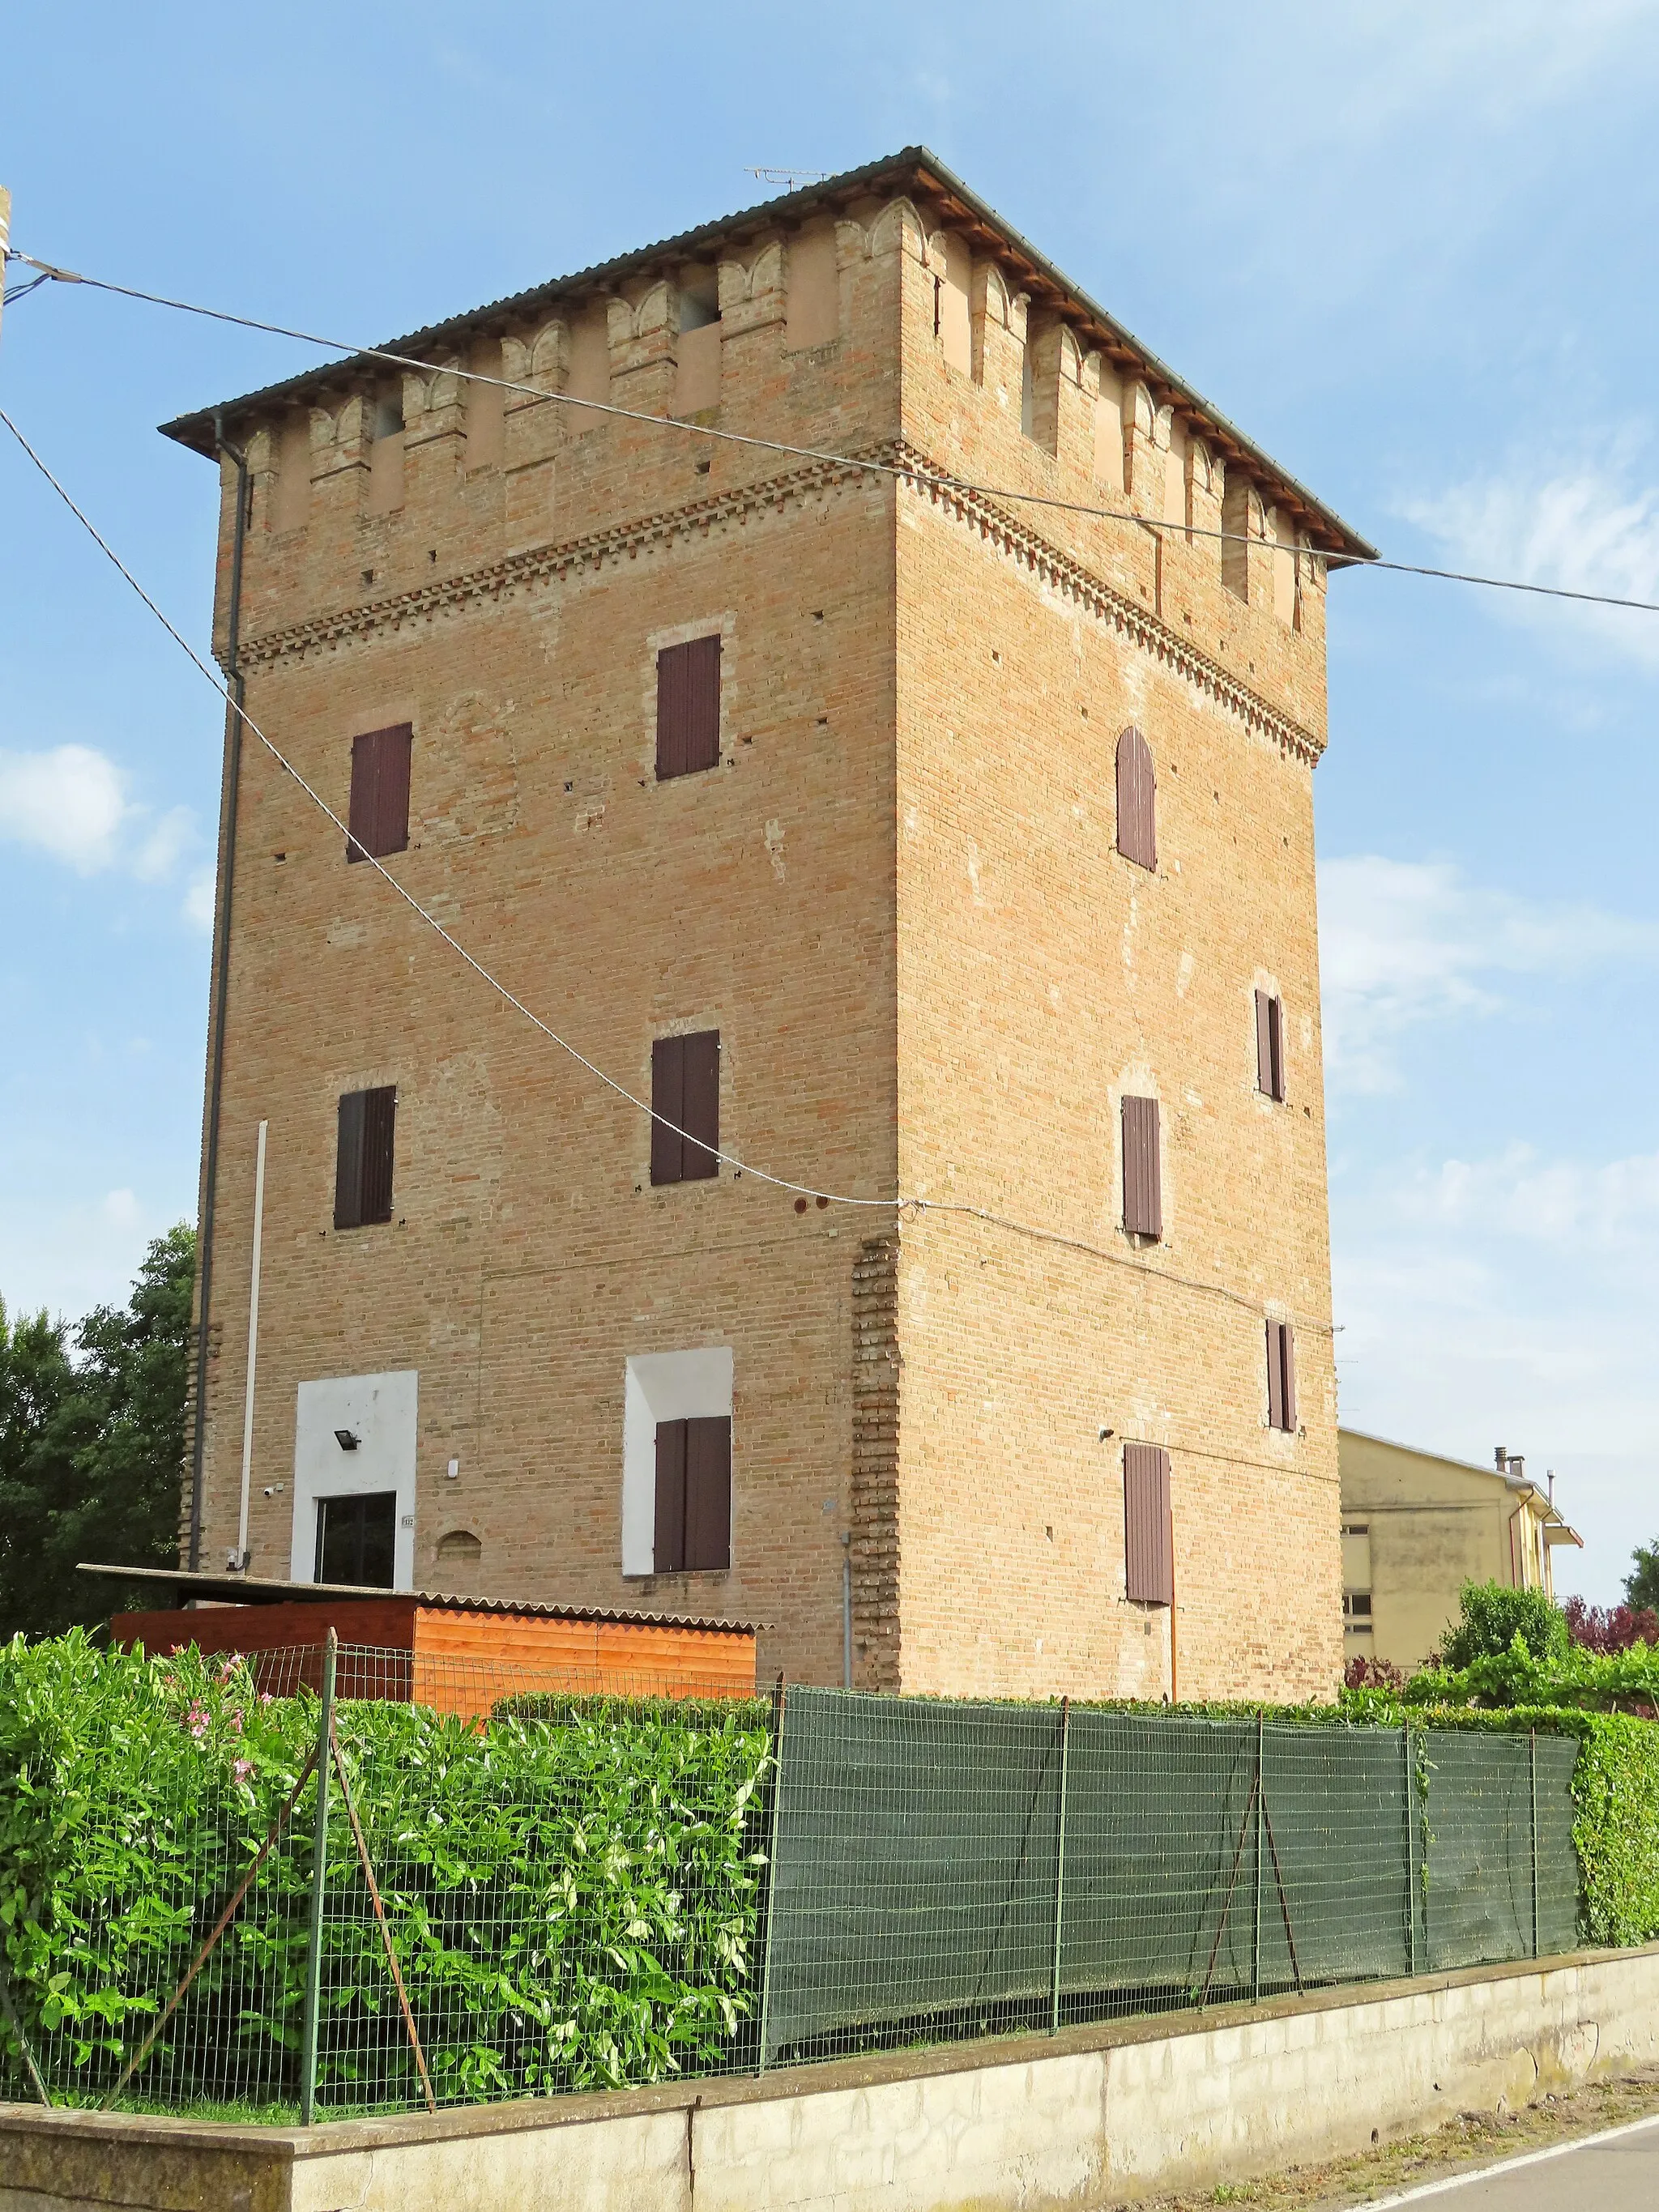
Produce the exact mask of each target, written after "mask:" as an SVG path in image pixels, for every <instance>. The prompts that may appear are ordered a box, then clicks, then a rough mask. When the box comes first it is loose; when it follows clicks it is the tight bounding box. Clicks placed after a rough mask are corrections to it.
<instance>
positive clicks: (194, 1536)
mask: <svg viewBox="0 0 1659 2212" xmlns="http://www.w3.org/2000/svg"><path fill="white" fill-rule="evenodd" d="M213 444H214V451H215V453H223V454H228V456H229V458H230V460H231V463H232V465H233V466H234V469H235V471H236V525H235V529H234V533H233V536H232V538H231V548H230V605H229V607H228V611H227V620H226V624H225V676H226V680H227V682H228V684H229V686H230V706H229V708H228V732H227V737H226V757H225V796H224V807H223V824H222V833H221V835H222V845H223V850H224V856H225V859H224V873H223V876H222V879H221V882H220V887H219V933H218V934H219V942H218V945H217V946H216V957H215V969H216V975H215V984H214V993H213V1012H212V1025H213V1026H212V1038H213V1049H212V1053H211V1055H210V1059H209V1061H208V1101H207V1132H206V1136H205V1139H204V1146H203V1151H204V1160H203V1172H202V1219H201V1225H200V1226H201V1233H200V1236H199V1237H198V1239H197V1245H198V1249H197V1261H196V1265H197V1279H198V1281H199V1283H200V1285H201V1289H200V1294H199V1297H198V1301H197V1310H198V1315H199V1319H198V1322H197V1339H196V1433H195V1435H194V1437H192V1439H191V1455H190V1564H191V1567H192V1568H195V1567H199V1566H200V1565H201V1564H202V1487H203V1474H204V1466H205V1461H206V1454H207V1366H208V1323H209V1318H210V1301H211V1297H212V1291H213V1215H214V1199H215V1196H216V1191H217V1188H218V1182H219V1101H220V1093H221V1091H222V1087H223V1084H224V1073H225V1008H226V1004H227V1001H228V998H229V994H230V897H231V888H232V885H233V884H234V881H235V876H236V799H237V793H238V789H239V787H240V781H241V767H242V717H241V713H240V709H241V706H242V702H243V696H244V692H243V684H242V671H241V665H240V647H241V632H242V548H243V544H244V543H245V541H246V537H247V501H248V471H247V456H246V453H243V452H242V451H241V450H240V447H235V446H233V445H232V444H231V443H230V442H229V441H228V439H227V438H226V436H225V435H224V429H223V422H222V417H221V416H219V415H217V414H216V415H215V416H214V418H213Z"/></svg>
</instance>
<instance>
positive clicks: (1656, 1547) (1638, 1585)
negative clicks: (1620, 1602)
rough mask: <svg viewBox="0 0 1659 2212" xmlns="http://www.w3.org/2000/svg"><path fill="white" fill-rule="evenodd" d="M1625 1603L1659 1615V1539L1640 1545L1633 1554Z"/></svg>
mask: <svg viewBox="0 0 1659 2212" xmlns="http://www.w3.org/2000/svg"><path fill="white" fill-rule="evenodd" d="M1625 1602H1626V1604H1627V1605H1632V1606H1636V1607H1639V1608H1645V1609H1647V1610H1649V1611H1650V1612H1654V1613H1659V1538H1656V1539H1655V1541H1653V1542H1652V1543H1651V1544H1638V1546H1637V1547H1636V1549H1635V1550H1634V1551H1633V1552H1632V1553H1631V1571H1630V1572H1629V1574H1627V1575H1626V1577H1625Z"/></svg>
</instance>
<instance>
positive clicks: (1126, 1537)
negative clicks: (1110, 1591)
mask: <svg viewBox="0 0 1659 2212" xmlns="http://www.w3.org/2000/svg"><path fill="white" fill-rule="evenodd" d="M1123 1589H1124V1595H1125V1596H1126V1597H1127V1598H1129V1599H1131V1600H1132V1601H1133V1602H1134V1603H1135V1604H1137V1605H1171V1604H1173V1603H1174V1601H1175V1561H1174V1557H1173V1554H1172V1551H1171V1544H1170V1455H1169V1454H1168V1452H1166V1451H1165V1450H1164V1449H1163V1447H1162V1445H1160V1444H1131V1443H1126V1444H1125V1445H1124V1447H1123Z"/></svg>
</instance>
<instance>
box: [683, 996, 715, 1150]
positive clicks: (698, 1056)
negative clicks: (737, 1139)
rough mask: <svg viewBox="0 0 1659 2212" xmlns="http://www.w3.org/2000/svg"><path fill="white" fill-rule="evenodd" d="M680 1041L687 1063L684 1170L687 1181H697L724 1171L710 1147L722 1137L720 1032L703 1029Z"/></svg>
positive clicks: (685, 1064)
mask: <svg viewBox="0 0 1659 2212" xmlns="http://www.w3.org/2000/svg"><path fill="white" fill-rule="evenodd" d="M680 1042H681V1044H682V1046H683V1047H684V1066H685V1095H684V1109H685V1116H684V1121H682V1123H681V1125H680V1126H681V1127H683V1128H684V1131H685V1133H686V1139H687V1142H686V1146H685V1153H684V1159H683V1160H682V1163H681V1166H680V1173H681V1176H683V1177H684V1180H685V1181H686V1182H699V1181H701V1180H702V1179H704V1178H705V1177H707V1176H714V1175H718V1174H719V1173H720V1162H719V1161H718V1160H717V1159H716V1158H715V1157H714V1151H711V1150H710V1149H709V1148H710V1147H711V1146H713V1147H714V1148H715V1149H718V1147H719V1145H720V1031H719V1030H699V1031H698V1032H697V1033H696V1036H688V1037H682V1038H681V1039H680Z"/></svg>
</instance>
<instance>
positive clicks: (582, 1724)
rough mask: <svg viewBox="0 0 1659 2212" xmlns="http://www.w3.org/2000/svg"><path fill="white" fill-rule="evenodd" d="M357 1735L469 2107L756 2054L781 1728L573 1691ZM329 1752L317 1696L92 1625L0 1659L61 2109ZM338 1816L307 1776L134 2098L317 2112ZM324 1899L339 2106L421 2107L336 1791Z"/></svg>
mask: <svg viewBox="0 0 1659 2212" xmlns="http://www.w3.org/2000/svg"><path fill="white" fill-rule="evenodd" d="M338 1729H339V1735H340V1739H341V1743H342V1747H343V1751H344V1753H345V1758H346V1764H347V1767H348V1771H349V1773H350V1776H351V1778H352V1793H353V1797H354V1800H355V1802H356V1806H357V1809H358V1812H359V1815H360V1818H361V1819H362V1824H363V1827H364V1830H365V1832H366V1836H367V1840H368V1850H369V1853H370V1857H371V1860H372V1862H373V1863H374V1869H375V1874H376V1878H377V1880H378V1881H379V1884H380V1890H381V1894H382V1897H383V1899H384V1901H385V1905H386V1913H387V1917H388V1919H389V1921H390V1923H391V1926H392V1936H393V1941H394V1944H395V1947H396V1950H397V1954H398V1962H399V1966H400V1968H401V1971H402V1973H403V1977H404V1983H405V1984H406V1986H407V1989H408V1992H409V1997H410V2004H411V2007H412V2008H413V2011H414V2014H415V2017H416V2024H417V2027H418V2028H419V2031H420V2033H421V2037H422V2043H423V2044H424V2045H425V2048H426V2053H427V2060H428V2066H429V2068H430V2069H431V2073H432V2078H433V2082H434V2087H435V2090H436V2091H437V2093H438V2094H439V2095H440V2096H441V2097H447V2098H452V2099H453V2098H461V2097H465V2098H469V2099H477V2098H483V2097H492V2096H503V2095H509V2094H515V2093H517V2094H522V2093H527V2092H535V2091H546V2090H550V2089H556V2088H578V2087H612V2086H617V2085H620V2084H622V2083H625V2082H639V2081H659V2080H662V2079H663V2078H665V2076H667V2075H671V2074H673V2073H674V2072H676V2071H677V2070H678V2069H681V2068H683V2067H685V2066H696V2067H705V2068H706V2067H707V2066H708V2065H710V2064H713V2063H718V2061H719V2060H720V2057H722V2056H724V2055H726V2054H727V2053H729V2051H730V2050H731V2047H732V2040H733V2039H734V2038H735V2037H736V2036H738V2034H739V2033H740V2032H741V2026H742V2023H743V2021H744V2019H745V2017H746V2016H747V2015H748V2014H749V2012H750V2008H751V2004H752V1996H751V1988H750V1984H751V1972H750V1968H751V1952H752V1946H753V1942H754V1934H755V1925H756V1920H757V1910H758V1901H759V1891H760V1884H761V1878H762V1868H763V1859H762V1855H761V1853H760V1851H759V1850H758V1849H757V1836H758V1832H759V1827H760V1817H761V1800H762V1795H763V1792H762V1787H761V1785H762V1783H763V1778H764V1777H765V1775H766V1773H767V1771H768V1770H769V1765H770V1739H769V1716H768V1713H767V1709H766V1708H765V1706H764V1705H757V1704H755V1703H753V1702H738V1701H730V1702H726V1703H720V1704H718V1705H716V1704H715V1703H714V1701H708V1702H706V1703H700V1704H699V1705H697V1706H696V1708H695V1709H688V1708H685V1707H682V1706H679V1705H675V1704H674V1703H673V1702H672V1701H671V1700H668V1699H662V1700H656V1701H652V1702H649V1703H636V1702H634V1701H623V1700H617V1699H563V1700H561V1701H560V1709H559V1712H558V1715H557V1717H534V1716H532V1715H529V1714H507V1715H502V1716H500V1717H492V1718H491V1719H490V1720H489V1722H488V1723H481V1722H478V1721H477V1720H472V1719H465V1718H461V1717H451V1716H444V1715H441V1714H437V1713H435V1712H432V1711H428V1710H427V1709H425V1708H423V1707H419V1706H413V1705H394V1704H389V1703H378V1702H377V1703H369V1702H362V1703H358V1702H353V1703H349V1704H344V1705H341V1706H340V1707H339V1708H338ZM317 1731H318V1704H317V1700H316V1699H315V1698H314V1697H313V1696H312V1695H310V1694H309V1693H303V1692H302V1693H301V1695H299V1696H297V1697H294V1698H287V1699H276V1700H271V1699H261V1698H260V1697H259V1696H258V1694H257V1693H256V1692H255V1688H254V1685H253V1682H252V1677H251V1675H250V1674H249V1672H248V1669H247V1668H246V1666H245V1665H244V1664H243V1662H240V1661H237V1660H234V1659H233V1660H226V1661H213V1662H209V1661H204V1659H202V1658H201V1657H200V1656H199V1655H198V1654H197V1653H196V1652H194V1651H188V1652H185V1653H184V1654H181V1655H180V1656H179V1657H177V1658H175V1659H158V1660H148V1659H146V1658H144V1656H143V1655H142V1654H135V1653H126V1652H110V1651H102V1650H98V1649H96V1648H95V1647H94V1646H93V1645H92V1644H89V1643H88V1641H87V1639H86V1638H85V1637H84V1636H83V1635H82V1633H81V1632H78V1631H76V1632H71V1633H70V1634H69V1635H67V1636H65V1637H64V1638H58V1639H56V1640H54V1641H52V1642H47V1643H42V1644H34V1645H25V1644H23V1643H22V1641H21V1638H20V1639H18V1640H16V1641H15V1642H14V1643H13V1644H10V1645H9V1646H6V1647H0V1943H3V1958H4V1964H5V1967H6V1972H7V1976H8V1978H9V1982H10V1984H11V1989H12V1992H13V1996H14V2001H15V2003H16V2006H17V2008H18V2010H19V2012H20V2014H21V2016H22V2019H23V2022H24V2027H25V2030H26V2033H27V2034H28V2035H29V2039H30V2041H31V2044H32V2045H33V2047H34V2049H35V2051H36V2052H37V2055H38V2056H45V2057H46V2059H47V2061H48V2065H49V2070H50V2072H51V2073H52V2077H53V2080H54V2083H55V2085H56V2086H58V2087H60V2088H62V2089H64V2090H66V2091H69V2092H70V2093H78V2094H93V2093H100V2092H101V2091H103V2090H105V2089H106V2088H107V2087H109V2086H110V2085H111V2084H112V2082H113V2081H114V2079H115V2077H116V2075H117V2074H118V2072H119V2070H120V2069H121V2066H122V2065H123V2064H124V2063H125V2058H126V2057H128V2056H130V2055H131V2053H132V2052H133V2051H135V2050H136V2049H137V2045H138V2043H139V2041H140V2039H142V2037H143V2034H144V2033H146V2032H147V2030H148V2027H149V2025H150V2024H151V2023H152V2022H153V2021H154V2020H155V2016H156V2015H157V2014H158V2012H159V2010H160V2008H161V2006H162V2004H164V2003H165V2002H166V2000H167V1997H168V1996H170V1995H171V1994H172V1992H173V1989H174V1988H175V1987H176V1985H177V1984H178V1982H179V1979H180V1978H182V1975H183V1973H184V1971H185V1966H187V1965H188V1963H189V1961H190V1960H191V1957H192V1956H193V1955H194V1953H195V1951H196V1949H197V1947H198V1946H199V1944H200V1943H201V1942H202V1941H203V1940H204V1938H205V1936H206V1935H207V1933H208V1931H209V1929H210V1927H211V1926H212V1924H213V1922H214V1921H215V1919H216V1917H217V1916H218V1914H219V1912H220V1911H221V1910H222V1907H223V1905H225V1903H227V1902H228V1899H229V1896H230V1894H231V1893H232V1891H233V1889H234V1887H235V1884H236V1881H238V1879H239V1878H240V1875H241V1874H242V1873H243V1872H244V1871H245V1870H246V1867H247V1865H248V1863H249V1862H250V1861H251V1860H252V1857H253V1855H254V1853H255V1852H256V1851H257V1850H258V1848H259V1845H260V1844H261V1843H262V1842H263V1840H264V1838H265V1835H266V1833H267V1831H268V1829H269V1828H270V1824H271V1822H272V1820H273V1819H274V1818H275V1816H276V1813H277V1810H278V1809H279V1808H280V1807H281V1806H282V1804H283V1801H284V1799H285V1798H286V1797H287V1796H288V1795H289V1792H290V1791H291V1790H292V1789H293V1787H294V1784H295V1779H296V1778H297V1776H298V1775H299V1773H300V1771H301V1769H302V1767H303V1765H304V1764H305V1761H306V1759H307V1755H308V1753H309V1752H310V1750H311V1748H312V1747H313V1745H314V1744H315V1742H316V1740H317ZM314 1818H315V1784H314V1783H308V1784H307V1788H306V1790H305V1792H304V1793H303V1795H302V1796H301V1800H300V1802H299V1805H298V1808H297V1809H296V1811H295V1815H294V1818H293V1820H292V1821H291V1822H290V1824H289V1828H288V1831H287V1832H286V1833H285V1835H284V1837H283V1840H282V1842H281V1844H280V1845H279V1846H278V1847H277V1848H276V1850H273V1851H272V1853H271V1855H270V1859H269V1860H268V1861H267V1863H266V1866H265V1869H264V1871H263V1873H262V1875H261V1877H260V1880H259V1882H258V1885H257V1887H255V1889H254V1890H253V1891H252V1893H250V1895H249V1897H248V1899H247V1901H246V1904H245V1905H243V1907H242V1909H241V1911H240V1912H239V1914H238V1915H237V1917H236V1918H235V1919H234V1921H233V1922H232V1923H231V1927H230V1930H229V1932H228V1935H227V1936H226V1937H225V1938H224V1939H223V1941H222V1942H221V1943H220V1945H219V1946H218V1948H216V1950H215V1952H214V1953H213V1954H212V1956H211V1958H210V1960H209V1962H208V1964H207V1966H206V1967H205V1968H204V1971H203V1972H202V1973H201V1975H200V1977H199V1978H198V1979H197V1983H196V1984H195V1985H194V1986H193V1988H192V1989H191V1992H190V1994H189V1996H187V1997H186V1998H185V2002H183V2003H182V2004H181V2005H180V2007H179V2011H178V2012H177V2014H176V2015H174V2016H173V2020H172V2021H170V2022H169V2023H168V2026H167V2029H166V2030H165V2032H164V2033H163V2034H162V2036H161V2039H160V2041H159V2042H158V2044H157V2046H156V2050H155V2055H154V2057H153V2058H152V2059H151V2060H150V2061H149V2062H147V2063H146V2066H145V2069H143V2072H141V2073H140V2074H139V2075H137V2077H136V2079H135V2082H134V2085H133V2086H134V2088H135V2090H136V2091H137V2092H139V2093H149V2094H155V2093H164V2094H165V2095H166V2096H167V2100H169V2101H170V2102H173V2103H174V2104H177V2103H179V2102H184V2101H189V2100H200V2099H207V2098H226V2097H232V2096H253V2097H258V2098H264V2099H265V2100H277V2099H280V2098H282V2097H283V2096H289V2097H291V2096H292V2094H293V2092H294V2087H295V2080H296V2065H297V2054H298V2049H299V2041H300V2029H301V2015H302V2009H303V2002H304V1987H305V1975H306V1966H307V1906H308V1903H309V1897H310V1891H311V1873H312V1839H313V1821H314ZM327 1894H328V1909H327V1917H326V1920H325V1929H324V1942H323V1959H322V1999H323V2025H322V2031H321V2034H320V2036H319V2081H320V2083H321V2084H322V2087H323V2093H324V2095H325V2099H326V2100H327V2101H329V2102H331V2103H334V2104H340V2103H348V2104H355V2105H358V2106H374V2105H383V2104H403V2103H406V2102H408V2101H410V2098H411V2096H415V2097H417V2096H418V2094H419V2091H418V2085H417V2083H416V2080H415V2075H414V2069H413V2063H412V2058H411V2056H410V2051H409V2048H408V2044H407V2039H406V2037H405V2034H404V2027H403V2023H402V2020H401V2015H400V2014H399V2013H398V2007H397V2002H396V1996H395V1992H394V1991H393V1990H392V1984H391V1979H390V1976H389V1974H388V1972H387V1970H386V1961H385V1958H384V1955H383V1953H382V1950H381V1946H380V1934H379V1930H378V1929H377V1926H376V1924H375V1922H374V1917H373V1915H372V1911H371V1910H370V1907H369V1905H368V1895H367V1890H366V1887H365V1884H364V1881H363V1878H362V1869H361V1867H360V1864H359V1862H358V1859H357V1856H356V1844H355V1841H354V1839H353V1837H352V1834H351V1829H350V1824H349V1821H348V1820H347V1819H346V1818H345V1815H344V1812H343V1808H342V1807H341V1806H340V1805H339V1803H338V1800H337V1796H336V1798H335V1802H334V1806H333V1810H332V1813H331V1821H330V1826H329V1843H328V1874H327ZM9 2040H10V2039H9V2033H7V2032H5V2031H3V2030H0V2050H4V2049H5V2047H6V2045H8V2044H9ZM9 2056H11V2054H10V2053H9V2052H8V2057H9Z"/></svg>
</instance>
